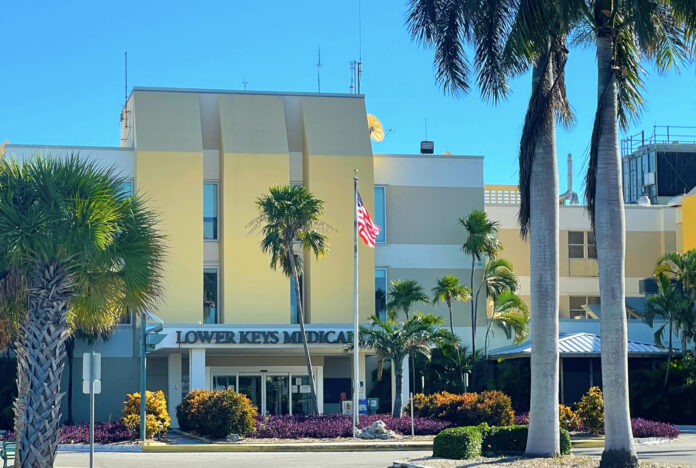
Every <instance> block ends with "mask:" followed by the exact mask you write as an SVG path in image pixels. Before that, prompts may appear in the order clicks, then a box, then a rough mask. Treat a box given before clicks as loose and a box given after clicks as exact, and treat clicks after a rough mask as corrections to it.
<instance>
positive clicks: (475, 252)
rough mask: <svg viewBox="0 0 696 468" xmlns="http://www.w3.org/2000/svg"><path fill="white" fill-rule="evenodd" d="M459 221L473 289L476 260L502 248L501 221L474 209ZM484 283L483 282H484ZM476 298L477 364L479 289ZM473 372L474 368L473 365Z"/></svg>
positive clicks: (473, 348) (473, 335) (473, 346)
mask: <svg viewBox="0 0 696 468" xmlns="http://www.w3.org/2000/svg"><path fill="white" fill-rule="evenodd" d="M459 222H460V223H461V224H462V225H463V226H464V229H466V233H467V239H466V242H464V244H463V245H462V250H463V251H464V253H467V254H469V255H471V283H470V284H471V289H472V290H473V289H474V273H475V272H476V261H477V260H478V261H481V258H483V256H487V257H488V258H494V257H496V256H497V255H498V251H499V250H500V249H501V245H500V242H499V241H498V239H496V238H495V234H496V233H497V232H498V226H499V225H500V223H498V222H497V221H491V220H489V219H488V215H487V214H486V213H484V212H483V211H479V210H474V211H472V212H471V213H469V216H467V217H466V218H459ZM482 284H483V283H482ZM479 289H480V286H479V288H477V291H476V300H474V301H472V302H471V355H472V357H473V359H474V361H473V365H475V364H476V358H475V356H476V320H477V319H478V303H477V302H478V291H479ZM471 370H472V373H473V371H474V368H473V367H472V369H471Z"/></svg>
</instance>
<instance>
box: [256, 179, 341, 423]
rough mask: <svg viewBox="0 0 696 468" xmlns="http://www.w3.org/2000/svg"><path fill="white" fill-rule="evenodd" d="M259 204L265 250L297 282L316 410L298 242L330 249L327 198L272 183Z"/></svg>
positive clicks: (324, 251) (323, 251)
mask: <svg viewBox="0 0 696 468" xmlns="http://www.w3.org/2000/svg"><path fill="white" fill-rule="evenodd" d="M256 204H257V206H258V209H259V216H258V217H257V218H256V219H255V220H253V221H252V223H253V224H254V226H253V227H252V230H253V229H255V228H256V226H257V225H260V224H263V227H262V229H261V231H262V235H263V239H261V250H262V251H263V252H264V253H267V254H270V255H271V268H273V269H274V270H276V269H277V268H278V267H280V269H281V270H282V271H283V274H285V276H287V277H288V278H292V279H293V280H294V283H295V298H296V302H297V317H298V322H299V325H300V332H301V333H302V345H303V349H304V355H305V361H306V363H307V375H309V385H310V391H311V395H312V400H311V401H312V403H311V406H310V412H312V413H316V411H317V408H318V407H319V402H318V400H317V391H316V387H315V384H314V372H313V371H312V360H311V357H310V355H309V345H308V343H307V335H306V333H305V315H304V307H303V305H302V293H301V291H300V274H301V273H302V266H303V261H302V260H303V256H302V255H300V254H299V253H297V252H296V251H295V243H298V244H299V246H300V247H301V248H302V250H304V251H309V252H311V253H313V254H314V255H315V256H316V258H320V257H322V256H324V255H326V254H327V253H328V251H329V244H328V239H327V237H326V236H325V235H323V234H321V233H319V232H318V231H317V227H318V226H319V225H320V224H321V221H320V218H321V215H322V214H323V213H324V202H323V201H322V200H319V199H317V198H316V197H314V195H312V194H311V193H310V192H308V191H307V189H305V188H304V187H302V186H298V185H282V186H273V187H271V188H270V189H269V193H268V194H267V195H263V196H262V197H260V198H259V199H258V200H257V202H256Z"/></svg>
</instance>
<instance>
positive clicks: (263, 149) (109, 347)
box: [4, 88, 485, 420]
mask: <svg viewBox="0 0 696 468" xmlns="http://www.w3.org/2000/svg"><path fill="white" fill-rule="evenodd" d="M121 123H122V125H121V147H120V148H89V147H57V146H52V147H37V146H35V145H14V144H8V145H6V146H5V148H4V151H5V154H6V156H11V157H15V158H19V159H21V158H26V157H29V156H31V155H33V154H34V153H36V152H40V153H43V154H46V155H51V156H55V157H60V156H63V155H66V154H70V153H74V152H78V153H80V154H81V155H83V156H85V157H87V158H90V159H92V160H95V161H98V162H99V163H100V164H103V165H104V166H109V167H112V166H113V167H116V168H117V170H118V171H119V172H120V173H121V174H122V175H124V176H126V177H127V178H128V179H130V181H131V182H130V184H129V185H130V187H129V189H130V190H134V191H136V192H139V193H141V194H143V195H144V196H145V197H146V199H147V200H148V205H149V207H151V208H152V209H153V210H154V211H156V212H157V213H158V216H159V218H160V225H159V227H160V229H161V231H162V232H163V234H164V235H165V236H166V242H167V245H168V254H167V258H166V264H165V269H164V294H163V297H162V301H161V304H160V305H159V307H158V309H157V310H156V311H152V312H153V313H154V315H155V316H156V317H157V318H159V319H161V320H162V321H163V330H162V333H163V334H164V335H165V336H164V338H163V340H162V341H161V342H160V343H158V344H157V345H156V346H155V349H154V351H153V352H151V353H150V354H148V365H147V383H148V388H149V389H162V390H164V391H165V392H166V394H167V398H168V404H169V410H170V413H171V414H172V416H173V417H174V416H175V408H176V405H177V404H178V403H179V402H180V401H181V398H182V395H185V394H186V393H187V392H188V391H189V390H192V389H198V388H207V389H213V388H224V387H232V388H234V389H236V390H237V391H240V392H243V393H246V394H247V395H249V396H250V398H251V399H252V400H253V402H254V403H255V404H256V405H257V406H258V407H259V409H260V411H261V412H262V413H266V414H301V413H304V412H306V411H307V406H308V402H309V393H308V383H309V378H308V375H307V371H306V367H305V359H304V356H303V352H302V346H301V341H299V338H300V336H299V327H298V325H297V311H296V306H295V304H294V294H293V292H292V288H293V285H292V284H291V282H290V281H289V280H288V279H287V278H286V277H285V276H284V275H283V274H282V273H281V272H280V271H274V270H272V269H271V268H270V267H269V264H270V258H269V256H267V255H265V254H263V253H262V252H261V249H260V233H258V232H252V230H251V226H252V225H253V222H252V221H253V220H254V218H255V217H256V216H257V215H258V211H257V207H256V200H257V199H258V197H260V196H261V195H263V194H264V193H267V192H268V189H269V187H270V186H273V185H281V184H298V185H304V186H305V187H306V188H307V189H308V190H309V191H310V192H312V193H313V194H314V195H315V196H316V197H317V198H319V199H321V200H324V201H325V203H326V212H325V215H324V218H323V221H324V222H325V223H326V226H327V227H326V230H327V232H326V234H327V235H328V237H329V244H330V252H329V254H328V255H326V256H325V257H324V258H321V259H320V260H318V261H317V260H316V259H314V257H312V256H306V258H305V271H304V275H303V278H302V285H301V287H302V290H303V302H304V306H305V308H306V318H307V322H308V326H307V329H308V339H309V341H310V348H311V355H312V366H313V373H314V375H315V380H316V384H317V391H318V394H319V410H320V411H321V412H325V413H336V412H339V411H340V410H341V400H342V399H346V398H347V399H350V398H351V388H352V387H351V381H352V378H353V376H352V375H351V374H352V366H351V355H350V354H348V353H346V352H345V349H344V348H345V344H346V342H347V341H349V339H350V334H349V332H350V330H352V321H353V213H354V201H353V174H354V170H355V169H357V170H358V173H359V177H360V181H359V187H360V193H361V196H362V199H363V201H364V203H365V206H366V207H367V209H368V211H369V212H370V213H371V214H372V216H373V218H374V220H375V222H376V223H377V224H378V225H380V226H381V227H382V233H381V234H380V237H379V238H378V243H377V246H376V248H374V249H371V248H368V247H367V246H365V245H364V244H363V243H362V242H360V243H359V245H360V246H359V258H360V261H359V275H358V277H359V284H360V289H359V291H360V296H359V310H360V320H361V322H363V323H366V322H367V321H368V317H369V316H371V315H373V314H375V313H377V314H380V315H383V314H384V313H385V304H386V302H385V297H386V290H387V285H388V282H389V281H392V280H394V279H416V280H418V281H419V282H420V283H421V284H422V286H423V287H424V289H425V290H426V291H430V288H432V287H433V286H434V285H435V281H436V279H437V278H438V277H440V276H442V275H444V274H456V275H458V276H459V277H460V278H461V279H462V281H463V282H465V283H468V278H469V275H470V269H469V268H470V266H469V265H470V263H471V259H470V258H468V257H467V256H466V255H464V254H463V253H462V252H461V251H460V246H461V243H462V242H463V241H464V231H463V228H462V227H461V226H459V224H458V221H457V219H458V217H460V216H465V215H466V214H468V213H469V212H470V211H471V210H472V209H482V208H483V158H482V157H480V156H451V155H450V156H423V155H374V154H373V153H372V147H371V143H370V139H369V132H368V128H367V120H366V110H365V101H364V98H363V96H361V95H352V94H347V95H344V94H340V95H339V94H337V95H331V94H300V93H263V92H230V91H211V90H181V89H156V88H134V90H133V92H132V94H131V96H130V97H129V99H128V101H127V104H126V106H125V107H124V109H123V110H122V112H121ZM427 307H428V308H427V309H425V311H427V312H430V311H434V312H436V313H439V314H442V315H443V316H444V317H447V316H448V314H447V312H446V308H445V307H444V306H438V307H436V308H432V309H431V307H430V306H427ZM461 312H462V313H459V314H457V315H456V319H455V324H454V325H455V326H456V327H457V330H458V331H459V332H460V333H461V334H462V336H469V335H468V333H469V332H468V329H469V328H468V327H470V323H469V322H468V321H467V320H466V315H467V314H464V313H463V312H464V310H462V311H461ZM483 320H485V319H483ZM482 323H483V322H482ZM138 342H139V335H138V334H137V332H136V327H134V326H133V324H132V323H130V322H129V323H125V324H123V325H120V326H119V328H118V330H117V331H116V333H115V334H114V336H113V337H112V338H111V339H110V340H108V341H107V342H105V343H100V344H99V346H98V348H99V351H101V352H102V354H103V356H104V359H105V364H104V367H105V369H108V370H109V372H105V375H104V381H103V386H102V388H104V390H105V391H104V394H103V395H102V396H100V400H101V401H100V403H99V405H98V418H101V419H106V418H109V417H111V418H115V417H118V415H119V414H120V411H121V407H122V401H123V397H124V395H125V393H130V392H133V391H137V389H138V366H139V353H138V349H139V347H138ZM81 346H82V345H78V349H77V350H76V353H75V355H76V356H81V352H82V350H81ZM360 360H361V366H360V369H361V374H360V376H359V378H360V380H361V381H362V382H365V383H366V385H365V386H366V390H367V392H368V393H369V391H370V389H371V386H372V382H371V379H370V378H369V377H370V373H369V371H370V369H372V368H374V359H373V358H371V357H367V358H366V356H365V355H364V354H362V355H361V358H360ZM75 364H76V365H77V367H76V368H77V369H79V368H80V364H81V362H80V359H79V358H77V359H76V363H75ZM366 366H367V367H368V370H367V372H366ZM75 374H79V373H75ZM66 378H67V376H66ZM80 378H81V377H80V376H79V375H75V376H74V379H75V381H74V382H73V383H74V388H80V387H79V380H80ZM403 392H404V394H405V395H408V392H409V388H408V382H405V385H404V389H403ZM74 398H75V409H76V415H75V416H76V419H78V420H84V419H85V418H86V414H85V413H84V412H83V411H82V409H83V405H82V404H81V399H82V398H83V396H82V395H79V394H77V393H75V394H74Z"/></svg>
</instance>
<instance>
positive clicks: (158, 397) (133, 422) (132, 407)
mask: <svg viewBox="0 0 696 468" xmlns="http://www.w3.org/2000/svg"><path fill="white" fill-rule="evenodd" d="M121 420H122V421H123V425H124V426H125V427H126V428H128V429H129V430H131V431H133V432H135V433H138V432H139V431H140V393H137V392H136V393H129V394H127V395H126V401H124V402H123V413H122V414H121ZM170 420H171V418H170V417H169V413H168V412H167V400H166V398H165V397H164V392H163V391H162V390H158V391H156V392H150V391H147V392H145V435H146V436H147V438H148V439H150V438H152V437H154V436H155V435H160V434H164V433H165V432H167V429H169V423H170Z"/></svg>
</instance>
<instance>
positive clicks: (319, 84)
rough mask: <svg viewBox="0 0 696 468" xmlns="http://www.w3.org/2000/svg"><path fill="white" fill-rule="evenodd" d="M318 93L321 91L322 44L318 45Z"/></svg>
mask: <svg viewBox="0 0 696 468" xmlns="http://www.w3.org/2000/svg"><path fill="white" fill-rule="evenodd" d="M317 57H318V60H317V93H321V75H320V68H321V46H319V47H318V51H317Z"/></svg>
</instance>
